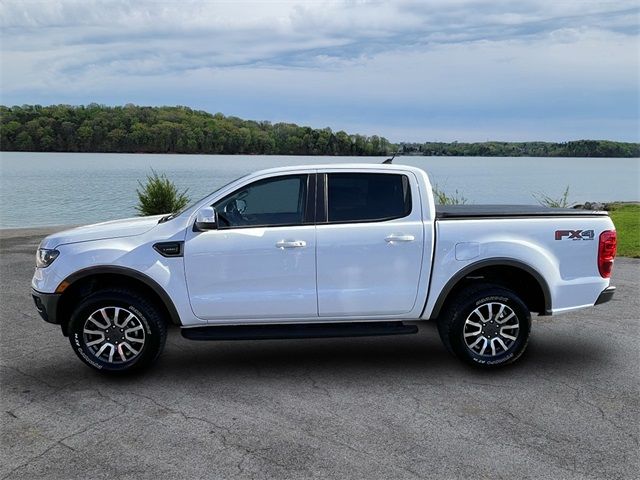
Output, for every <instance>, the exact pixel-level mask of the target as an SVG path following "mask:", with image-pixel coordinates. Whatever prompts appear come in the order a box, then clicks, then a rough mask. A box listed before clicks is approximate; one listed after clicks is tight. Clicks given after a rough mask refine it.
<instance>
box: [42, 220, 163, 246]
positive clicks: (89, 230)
mask: <svg viewBox="0 0 640 480" xmlns="http://www.w3.org/2000/svg"><path fill="white" fill-rule="evenodd" d="M162 217H163V215H154V216H151V217H133V218H124V219H122V220H112V221H110V222H102V223H95V224H93V225H85V226H83V227H76V228H72V229H70V230H64V231H62V232H58V233H54V234H53V235H49V236H48V237H46V238H45V239H44V240H43V241H42V243H41V245H40V246H41V247H42V248H56V247H57V246H58V245H63V244H66V243H79V242H88V241H90V240H105V239H108V238H121V237H132V236H134V235H142V234H143V233H146V232H148V231H149V230H151V229H152V228H153V227H155V226H156V225H158V221H159V220H160V219H161V218H162Z"/></svg>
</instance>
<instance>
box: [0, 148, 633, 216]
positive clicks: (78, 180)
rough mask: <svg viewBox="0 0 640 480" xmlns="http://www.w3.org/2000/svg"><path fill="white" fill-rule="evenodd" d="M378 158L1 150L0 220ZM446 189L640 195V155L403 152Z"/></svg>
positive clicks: (92, 208)
mask: <svg viewBox="0 0 640 480" xmlns="http://www.w3.org/2000/svg"><path fill="white" fill-rule="evenodd" d="M382 160H383V158H380V157H374V158H364V157H297V156H241V155H233V156H226V155H215V156H211V155H136V154H127V155H123V154H99V153H91V154H85V153H2V154H0V228H7V227H8V228H15V227H29V226H46V225H72V224H83V223H91V222H98V221H103V220H111V219H115V218H124V217H129V216H134V215H135V214H136V212H135V209H134V206H135V204H136V200H137V197H136V187H137V180H138V179H141V180H143V179H144V178H145V176H146V174H147V173H149V172H150V169H151V168H154V169H155V170H156V171H158V172H165V173H166V174H167V175H168V176H169V178H170V179H172V180H173V181H174V182H175V183H176V185H178V186H179V187H180V188H189V194H190V196H191V197H192V199H197V198H200V197H202V196H204V195H206V194H207V193H209V192H211V191H212V190H214V189H216V188H217V187H219V186H221V185H223V184H225V183H228V182H229V181H231V180H233V179H235V178H237V177H239V176H241V175H244V174H246V173H249V172H252V171H255V170H260V169H263V168H269V167H275V166H283V165H296V164H310V163H338V162H373V163H380V162H382ZM395 162H396V163H404V164H408V165H413V166H417V167H421V168H423V169H425V170H426V171H427V172H428V173H429V174H430V175H431V178H432V182H435V183H437V184H438V185H439V186H440V187H441V188H442V189H444V190H445V191H447V192H454V191H455V190H456V189H457V190H458V191H459V192H460V193H461V194H463V195H464V196H465V197H467V198H468V199H469V201H470V202H472V203H535V200H534V199H533V197H532V193H536V192H544V193H547V194H549V195H551V196H553V197H559V196H560V195H561V194H562V192H563V190H564V188H565V187H566V185H570V187H571V188H570V200H571V201H572V202H584V201H603V202H604V201H613V200H640V159H637V158H634V159H623V158H598V159H590V158H504V157H503V158H496V157H401V158H397V159H396V161H395Z"/></svg>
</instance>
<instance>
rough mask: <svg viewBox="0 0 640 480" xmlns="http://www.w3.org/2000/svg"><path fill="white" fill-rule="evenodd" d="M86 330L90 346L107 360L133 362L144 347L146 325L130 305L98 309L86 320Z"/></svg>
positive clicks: (110, 361)
mask: <svg viewBox="0 0 640 480" xmlns="http://www.w3.org/2000/svg"><path fill="white" fill-rule="evenodd" d="M82 332H83V338H84V343H85V345H86V347H87V348H88V349H89V350H90V351H91V353H93V355H95V357H96V358H97V359H99V360H102V361H104V362H109V363H114V364H119V363H125V362H129V361H131V360H133V359H134V358H136V357H137V356H138V355H140V352H142V348H143V347H144V342H145V331H144V325H143V324H142V321H141V320H140V319H139V318H138V316H137V315H136V314H135V313H133V312H131V311H129V310H127V309H126V308H121V307H104V308H100V309H98V310H96V311H95V312H93V313H92V314H91V315H89V317H88V318H87V320H86V321H85V322H84V327H83V330H82Z"/></svg>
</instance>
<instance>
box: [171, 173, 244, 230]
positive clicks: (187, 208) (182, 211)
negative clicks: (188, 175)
mask: <svg viewBox="0 0 640 480" xmlns="http://www.w3.org/2000/svg"><path fill="white" fill-rule="evenodd" d="M248 176H249V175H248V174H247V175H243V176H241V177H238V178H236V179H234V180H231V181H230V182H227V183H225V184H224V185H222V186H221V187H218V188H216V189H215V190H214V191H213V192H211V193H208V194H206V195H205V196H204V197H202V198H200V199H199V200H198V201H196V202H193V203H191V204H189V205H188V206H186V207H184V208H183V209H181V210H178V211H177V212H174V213H172V214H170V215H166V216H164V217H162V218H161V219H160V220H159V221H158V223H164V222H168V221H169V220H172V219H174V218H176V217H177V216H179V215H182V214H183V213H184V212H186V211H187V210H190V209H191V208H193V207H195V206H196V205H197V204H199V203H200V202H202V201H203V200H204V199H205V198H207V197H209V196H211V195H213V194H214V193H216V192H219V191H220V190H222V189H223V188H227V187H228V186H229V185H231V184H232V183H235V182H237V181H238V180H242V179H243V178H245V177H248Z"/></svg>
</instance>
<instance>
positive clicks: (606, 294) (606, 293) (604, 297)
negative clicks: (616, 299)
mask: <svg viewBox="0 0 640 480" xmlns="http://www.w3.org/2000/svg"><path fill="white" fill-rule="evenodd" d="M614 293H616V287H607V288H605V289H604V290H603V291H602V292H601V293H600V296H598V299H597V300H596V303H594V305H600V304H602V303H607V302H608V301H609V300H611V299H612V298H613V294H614Z"/></svg>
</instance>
